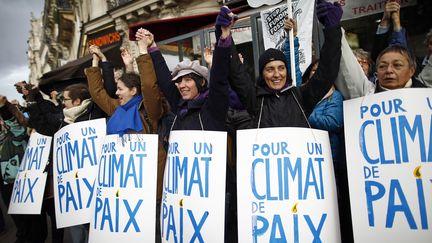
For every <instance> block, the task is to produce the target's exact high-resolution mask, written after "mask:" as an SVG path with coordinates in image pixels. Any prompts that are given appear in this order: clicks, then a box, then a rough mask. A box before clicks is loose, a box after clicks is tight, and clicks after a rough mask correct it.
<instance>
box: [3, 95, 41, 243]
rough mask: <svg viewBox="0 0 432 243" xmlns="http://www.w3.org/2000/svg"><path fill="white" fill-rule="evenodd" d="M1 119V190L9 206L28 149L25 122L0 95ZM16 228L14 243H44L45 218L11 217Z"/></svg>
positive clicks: (20, 114)
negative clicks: (16, 178) (22, 160)
mask: <svg viewBox="0 0 432 243" xmlns="http://www.w3.org/2000/svg"><path fill="white" fill-rule="evenodd" d="M0 119H1V120H2V121H3V140H2V143H1V147H0V148H1V149H0V161H1V162H0V165H1V166H0V171H1V178H0V190H1V194H2V198H3V200H4V202H5V203H6V206H8V205H9V202H10V200H11V196H12V191H13V185H14V181H15V177H16V175H17V173H18V170H19V166H20V163H21V159H22V157H23V156H24V151H25V148H26V146H27V141H28V136H27V131H26V127H25V126H26V125H27V121H26V119H25V118H24V116H23V114H22V113H21V112H20V111H19V110H18V108H17V107H16V106H15V105H12V104H11V103H10V102H9V101H8V100H7V99H6V97H5V96H3V95H0ZM11 216H12V219H13V221H14V223H15V226H16V228H17V231H16V238H17V240H16V242H36V243H43V242H45V238H46V235H47V229H46V218H45V216H44V215H27V214H13V215H11Z"/></svg>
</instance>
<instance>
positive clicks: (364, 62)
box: [357, 58, 369, 65]
mask: <svg viewBox="0 0 432 243" xmlns="http://www.w3.org/2000/svg"><path fill="white" fill-rule="evenodd" d="M357 61H358V63H360V64H362V65H369V62H368V61H367V60H366V59H360V58H357Z"/></svg>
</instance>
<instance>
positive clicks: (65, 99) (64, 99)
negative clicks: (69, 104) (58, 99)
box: [62, 98, 72, 102]
mask: <svg viewBox="0 0 432 243" xmlns="http://www.w3.org/2000/svg"><path fill="white" fill-rule="evenodd" d="M67 100H72V99H71V98H63V100H62V101H63V102H65V101H67Z"/></svg>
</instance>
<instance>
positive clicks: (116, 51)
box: [39, 45, 123, 92]
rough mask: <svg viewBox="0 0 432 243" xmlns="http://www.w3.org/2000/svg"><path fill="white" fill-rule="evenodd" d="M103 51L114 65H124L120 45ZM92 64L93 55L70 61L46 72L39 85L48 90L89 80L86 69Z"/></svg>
mask: <svg viewBox="0 0 432 243" xmlns="http://www.w3.org/2000/svg"><path fill="white" fill-rule="evenodd" d="M102 52H103V53H104V54H105V56H106V57H107V59H108V60H109V61H111V62H112V63H113V64H114V66H123V65H122V63H123V61H122V59H121V56H120V45H114V46H109V47H106V48H102ZM91 65H92V56H91V55H87V56H84V57H81V58H78V59H76V60H74V61H71V62H68V63H66V64H65V65H63V66H61V67H59V68H57V69H54V70H52V71H49V72H47V73H44V74H43V75H42V77H41V78H40V82H39V87H40V89H41V90H42V91H44V92H47V91H49V90H52V89H56V90H62V89H63V88H64V87H66V86H67V85H70V84H73V83H79V82H87V79H86V76H85V74H84V69H85V68H87V67H90V66H91Z"/></svg>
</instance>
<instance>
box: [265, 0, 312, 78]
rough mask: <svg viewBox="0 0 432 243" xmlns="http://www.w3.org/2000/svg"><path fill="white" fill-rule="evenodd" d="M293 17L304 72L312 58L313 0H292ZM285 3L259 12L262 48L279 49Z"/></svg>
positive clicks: (284, 35)
mask: <svg viewBox="0 0 432 243" xmlns="http://www.w3.org/2000/svg"><path fill="white" fill-rule="evenodd" d="M292 6H293V19H294V20H295V21H296V22H297V37H298V39H299V44H300V47H299V55H300V56H299V57H300V58H299V59H300V60H299V61H300V70H301V71H302V72H304V70H306V68H307V67H308V66H309V64H310V63H311V60H312V46H311V43H312V26H313V16H314V8H315V5H314V1H309V0H293V1H292ZM287 14H288V13H287V5H286V4H280V5H279V6H278V7H274V8H271V9H268V10H264V11H262V12H261V24H262V29H263V41H264V48H265V49H268V48H276V49H281V47H282V44H283V43H284V41H285V39H286V38H287V37H286V33H285V31H284V21H285V17H286V16H287Z"/></svg>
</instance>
